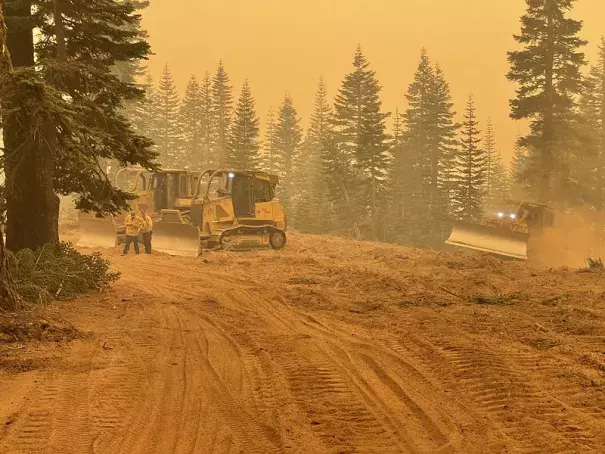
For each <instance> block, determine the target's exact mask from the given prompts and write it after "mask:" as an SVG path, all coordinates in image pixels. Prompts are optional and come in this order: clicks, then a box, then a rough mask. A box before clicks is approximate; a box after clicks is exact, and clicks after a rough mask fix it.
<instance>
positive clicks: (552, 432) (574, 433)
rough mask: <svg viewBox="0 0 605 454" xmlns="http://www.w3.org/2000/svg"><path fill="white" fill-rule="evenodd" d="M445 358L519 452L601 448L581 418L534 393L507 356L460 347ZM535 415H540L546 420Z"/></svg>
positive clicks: (459, 381) (448, 350) (537, 391)
mask: <svg viewBox="0 0 605 454" xmlns="http://www.w3.org/2000/svg"><path fill="white" fill-rule="evenodd" d="M443 353H444V355H445V356H446V357H447V358H448V360H449V362H450V364H451V365H452V366H453V368H454V378H453V379H454V380H455V381H456V383H457V384H458V385H459V386H460V387H461V388H462V389H464V390H465V391H466V393H467V395H468V397H469V399H470V400H471V401H473V403H474V404H475V405H476V406H478V407H479V408H480V409H481V410H483V411H484V412H485V413H486V414H488V415H489V416H490V417H491V419H492V420H493V421H494V422H496V424H497V425H498V426H500V428H501V431H502V432H503V433H505V434H506V435H507V436H508V437H509V438H510V439H511V440H514V444H515V447H516V448H517V449H521V450H523V451H527V452H538V451H540V450H543V449H547V450H548V452H552V453H556V452H567V451H569V450H572V451H573V450H574V449H581V450H584V451H585V450H591V449H595V448H596V446H595V445H594V442H593V441H592V440H594V434H592V433H591V431H590V430H587V429H584V428H583V424H582V420H581V418H577V416H576V415H574V414H573V413H572V414H570V411H569V410H568V409H567V408H566V407H565V406H564V405H562V403H561V402H559V401H558V400H557V399H555V398H554V397H553V396H551V395H549V394H548V393H547V392H545V391H543V390H542V389H540V388H536V387H534V386H533V385H532V384H531V382H530V381H529V380H527V378H526V377H525V376H524V375H523V374H519V373H518V372H517V371H515V370H514V369H512V368H510V367H509V366H508V365H507V364H506V363H505V362H504V361H503V358H502V357H501V356H496V355H495V354H492V353H489V352H484V351H479V350H477V349H476V348H470V347H468V348H467V347H457V346H446V347H444V348H443ZM452 385H454V383H453V382H452ZM533 415H540V419H539V420H538V419H536V418H534V417H533Z"/></svg>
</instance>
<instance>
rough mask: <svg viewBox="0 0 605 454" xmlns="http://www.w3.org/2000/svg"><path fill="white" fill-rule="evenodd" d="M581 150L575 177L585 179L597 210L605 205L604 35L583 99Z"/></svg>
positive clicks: (589, 194) (589, 196) (580, 119)
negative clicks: (582, 152)
mask: <svg viewBox="0 0 605 454" xmlns="http://www.w3.org/2000/svg"><path fill="white" fill-rule="evenodd" d="M578 127H579V128H580V130H581V133H580V134H581V137H582V139H583V140H582V143H581V144H580V147H581V149H582V150H587V152H586V153H584V154H582V155H580V156H579V157H578V158H579V159H576V163H575V164H576V166H575V169H574V170H575V171H576V178H577V179H578V180H580V181H582V183H583V184H582V186H583V189H584V192H585V196H584V201H586V202H588V203H589V204H591V205H592V206H593V207H594V208H595V209H596V210H597V211H603V210H604V209H605V37H604V38H601V46H600V47H599V54H598V58H597V63H596V65H594V66H592V67H591V69H590V72H589V74H588V77H587V78H586V81H585V89H584V93H583V94H582V97H581V99H580V115H579V125H578Z"/></svg>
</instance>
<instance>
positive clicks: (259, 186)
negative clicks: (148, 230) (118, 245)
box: [153, 170, 287, 257]
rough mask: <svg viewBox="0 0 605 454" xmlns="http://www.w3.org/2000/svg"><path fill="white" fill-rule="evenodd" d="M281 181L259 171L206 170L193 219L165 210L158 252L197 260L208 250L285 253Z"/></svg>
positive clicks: (158, 226) (156, 236)
mask: <svg viewBox="0 0 605 454" xmlns="http://www.w3.org/2000/svg"><path fill="white" fill-rule="evenodd" d="M278 182H279V179H278V177H277V176H276V175H272V174H268V173H266V172H260V171H258V172H257V171H237V170H207V171H205V172H203V173H202V174H201V175H200V176H199V179H198V180H197V188H196V190H195V192H194V195H193V198H192V200H191V210H190V217H189V219H184V218H183V215H182V212H181V211H180V210H178V209H175V208H173V209H163V210H161V212H160V220H159V221H158V222H156V223H155V224H154V227H153V248H154V249H155V250H157V251H160V252H164V253H167V254H170V255H181V256H194V257H195V256H198V255H199V254H200V252H201V251H202V250H203V249H249V248H258V247H261V248H265V247H271V248H273V249H281V248H283V247H284V246H285V245H286V227H287V225H286V224H287V218H286V214H285V212H284V209H283V206H282V203H281V202H280V201H279V200H278V199H276V198H275V188H276V186H277V184H278Z"/></svg>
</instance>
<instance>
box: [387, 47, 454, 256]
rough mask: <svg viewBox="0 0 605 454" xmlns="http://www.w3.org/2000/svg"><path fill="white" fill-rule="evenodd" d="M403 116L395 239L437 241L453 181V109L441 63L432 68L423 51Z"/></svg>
mask: <svg viewBox="0 0 605 454" xmlns="http://www.w3.org/2000/svg"><path fill="white" fill-rule="evenodd" d="M406 99H407V102H408V108H407V109H406V111H405V112H404V114H403V121H404V126H405V133H404V142H403V145H402V146H401V151H400V158H399V161H400V162H399V163H397V164H396V168H397V169H398V170H397V171H396V172H397V173H398V174H397V175H396V177H397V178H399V179H400V181H402V185H401V187H400V188H399V190H398V191H396V192H394V193H393V198H395V199H399V200H401V201H402V202H401V209H402V211H403V213H404V215H403V218H404V219H403V222H401V223H400V224H398V231H399V232H398V233H396V236H397V237H398V241H405V242H408V243H410V244H413V245H416V246H433V245H435V246H436V245H441V244H442V243H443V240H444V238H445V236H446V235H447V233H448V224H449V219H448V218H449V216H448V215H449V199H450V198H451V196H452V194H453V192H454V185H455V183H456V178H455V174H454V173H453V172H454V169H455V156H456V149H457V141H456V132H457V130H458V128H459V125H457V124H456V123H455V122H454V116H455V112H454V111H453V104H452V102H451V95H450V90H449V86H448V84H447V82H446V81H445V77H444V74H443V72H442V71H441V69H440V67H439V65H436V67H435V68H434V69H433V67H432V66H431V62H430V59H429V57H428V55H427V53H426V50H424V49H423V50H422V52H421V55H420V62H419V64H418V69H417V70H416V74H415V76H414V81H413V82H412V83H411V84H410V86H409V88H408V91H407V94H406Z"/></svg>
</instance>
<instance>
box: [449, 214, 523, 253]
mask: <svg viewBox="0 0 605 454" xmlns="http://www.w3.org/2000/svg"><path fill="white" fill-rule="evenodd" d="M528 239H529V234H527V233H525V232H516V231H513V230H510V229H508V228H506V227H499V226H493V225H484V224H475V223H472V222H466V221H455V222H454V228H453V230H452V233H451V235H450V237H449V238H448V239H447V241H446V244H451V245H453V246H459V247H464V248H468V249H474V250H477V251H484V252H489V253H491V254H495V255H499V256H503V257H511V258H515V259H520V260H527V241H528Z"/></svg>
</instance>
